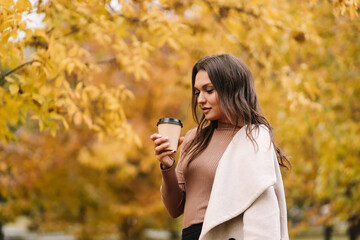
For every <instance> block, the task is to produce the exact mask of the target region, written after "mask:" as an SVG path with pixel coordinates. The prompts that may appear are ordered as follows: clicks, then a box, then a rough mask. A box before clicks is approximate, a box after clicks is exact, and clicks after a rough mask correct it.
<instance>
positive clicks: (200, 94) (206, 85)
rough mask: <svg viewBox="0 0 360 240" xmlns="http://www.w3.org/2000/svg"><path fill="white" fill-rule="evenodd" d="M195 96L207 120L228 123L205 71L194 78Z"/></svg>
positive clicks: (201, 71)
mask: <svg viewBox="0 0 360 240" xmlns="http://www.w3.org/2000/svg"><path fill="white" fill-rule="evenodd" d="M194 87H195V96H196V97H197V102H198V105H199V107H200V108H201V110H202V111H203V113H204V114H205V118H206V119H207V120H218V121H219V122H229V121H228V120H227V118H226V117H225V114H224V112H223V111H222V108H221V105H220V99H219V96H218V94H217V92H216V90H215V88H214V85H213V84H212V83H211V81H210V78H209V75H208V74H207V72H206V71H204V70H200V71H199V72H198V73H197V74H196V77H195V85H194Z"/></svg>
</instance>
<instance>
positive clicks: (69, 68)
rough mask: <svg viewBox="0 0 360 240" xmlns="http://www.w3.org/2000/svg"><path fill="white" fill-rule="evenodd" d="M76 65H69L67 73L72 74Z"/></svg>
mask: <svg viewBox="0 0 360 240" xmlns="http://www.w3.org/2000/svg"><path fill="white" fill-rule="evenodd" d="M74 67H75V64H74V63H69V65H67V67H66V71H67V73H68V74H69V75H70V74H71V73H72V71H73V70H74Z"/></svg>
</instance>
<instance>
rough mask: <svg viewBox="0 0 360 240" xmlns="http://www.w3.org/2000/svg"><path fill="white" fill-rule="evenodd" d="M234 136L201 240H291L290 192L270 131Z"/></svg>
mask: <svg viewBox="0 0 360 240" xmlns="http://www.w3.org/2000/svg"><path fill="white" fill-rule="evenodd" d="M252 133H253V136H254V138H255V141H256V143H257V144H254V143H253V142H252V141H251V140H250V139H249V137H248V136H247V135H246V126H244V127H242V128H241V129H240V130H239V131H238V132H237V133H236V134H235V136H234V138H233V139H232V141H231V142H230V144H229V146H228V147H227V149H226V150H225V152H224V154H223V156H222V158H221V159H220V162H219V165H218V167H217V170H216V174H215V179H214V183H213V187H212V190H211V195H210V200H209V204H208V207H207V210H206V214H205V219H204V223H203V228H202V232H201V235H200V240H228V239H235V240H243V239H244V240H250V239H251V240H255V239H259V240H260V239H261V240H264V239H269V240H270V239H271V240H272V239H274V240H275V239H276V240H279V239H280V240H287V239H289V236H288V230H287V214H286V202H285V193H284V187H283V182H282V177H281V172H280V168H279V164H278V161H277V158H276V153H275V150H274V146H273V144H272V142H271V138H270V134H269V131H268V129H267V128H266V127H265V126H264V125H260V127H259V129H258V130H253V131H252Z"/></svg>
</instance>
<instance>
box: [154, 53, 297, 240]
mask: <svg viewBox="0 0 360 240" xmlns="http://www.w3.org/2000/svg"><path fill="white" fill-rule="evenodd" d="M198 107H199V108H200V109H201V110H202V115H201V117H199V116H198ZM192 112H193V117H194V119H195V121H196V122H197V124H198V127H197V128H196V129H191V130H190V131H188V132H187V133H186V135H185V138H183V137H182V138H180V139H179V144H181V143H183V147H182V149H181V152H180V157H179V161H178V164H177V165H176V164H175V152H170V151H164V150H165V148H167V147H168V145H169V142H168V138H167V137H163V136H160V135H159V134H153V135H152V136H151V139H152V140H153V141H154V144H155V155H156V157H157V159H158V160H159V161H160V163H161V164H160V166H161V171H162V176H163V178H162V179H163V180H162V185H161V194H162V199H163V202H164V204H165V206H166V208H167V210H168V212H169V214H170V215H171V216H172V217H178V216H180V215H182V214H184V219H183V228H184V229H183V231H182V239H183V240H190V239H191V240H192V239H207V240H208V239H211V240H222V239H236V240H240V239H288V231H287V216H286V203H285V194H284V188H283V183H282V178H281V173H280V168H279V165H280V166H284V167H286V165H288V164H290V163H289V161H288V160H287V158H286V157H285V156H284V155H283V153H282V152H281V150H280V149H279V148H278V147H277V146H276V145H275V143H274V141H273V130H272V127H271V125H270V123H269V122H268V120H267V119H266V118H265V116H264V115H263V113H262V112H261V109H260V105H259V102H258V98H257V96H256V92H255V88H254V80H253V76H252V73H251V71H250V70H249V68H248V67H247V66H246V65H245V64H244V63H243V62H241V61H240V60H239V59H238V58H236V57H235V56H233V55H231V54H221V55H212V56H208V57H205V58H203V59H200V60H199V61H198V62H197V63H196V64H195V66H194V67H193V70H192Z"/></svg>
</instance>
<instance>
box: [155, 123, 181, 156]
mask: <svg viewBox="0 0 360 240" xmlns="http://www.w3.org/2000/svg"><path fill="white" fill-rule="evenodd" d="M156 126H158V130H159V134H160V135H161V136H163V137H168V138H169V143H170V145H169V147H167V148H166V149H165V150H166V151H177V148H178V143H179V138H180V133H181V128H182V127H183V125H182V123H181V121H180V120H179V119H176V118H161V119H160V120H159V122H158V123H157V124H156Z"/></svg>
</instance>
